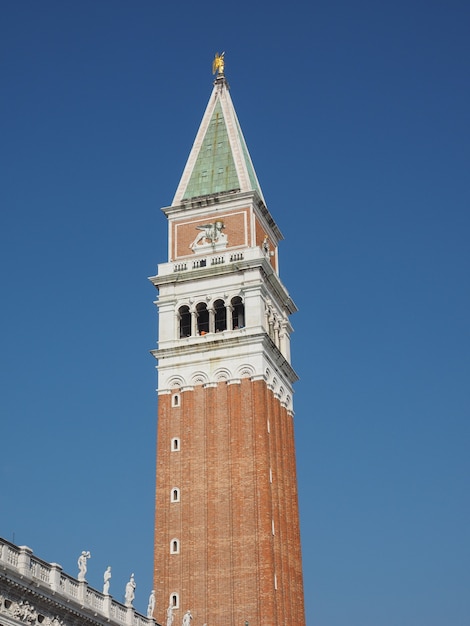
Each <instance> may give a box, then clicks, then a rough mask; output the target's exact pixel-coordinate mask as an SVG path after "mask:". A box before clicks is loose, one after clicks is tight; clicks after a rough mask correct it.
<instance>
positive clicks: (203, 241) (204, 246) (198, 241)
mask: <svg viewBox="0 0 470 626" xmlns="http://www.w3.org/2000/svg"><path fill="white" fill-rule="evenodd" d="M224 228H225V225H224V223H223V222H221V221H220V220H218V221H216V222H213V223H212V224H203V225H202V226H196V229H197V230H200V231H201V232H200V233H198V234H197V236H196V238H195V239H194V241H193V242H192V244H191V245H190V246H189V247H190V248H191V250H193V251H194V252H196V251H198V252H199V251H209V250H220V249H221V248H226V247H227V235H226V234H225V233H223V232H222V230H223V229H224Z"/></svg>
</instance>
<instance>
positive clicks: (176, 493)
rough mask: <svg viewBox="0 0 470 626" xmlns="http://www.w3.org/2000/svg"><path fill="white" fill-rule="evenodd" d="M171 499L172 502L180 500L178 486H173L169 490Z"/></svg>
mask: <svg viewBox="0 0 470 626" xmlns="http://www.w3.org/2000/svg"><path fill="white" fill-rule="evenodd" d="M171 501H172V502H179V501H180V490H179V489H178V487H173V489H172V490H171Z"/></svg>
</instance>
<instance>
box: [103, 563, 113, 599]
mask: <svg viewBox="0 0 470 626" xmlns="http://www.w3.org/2000/svg"><path fill="white" fill-rule="evenodd" d="M110 580H111V565H108V567H107V568H106V571H105V573H104V574H103V595H105V596H109V583H110Z"/></svg>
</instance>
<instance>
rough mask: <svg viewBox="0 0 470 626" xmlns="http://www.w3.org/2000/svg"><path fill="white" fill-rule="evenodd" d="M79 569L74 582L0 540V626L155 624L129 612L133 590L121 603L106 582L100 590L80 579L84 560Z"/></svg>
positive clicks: (28, 551) (30, 553)
mask: <svg viewBox="0 0 470 626" xmlns="http://www.w3.org/2000/svg"><path fill="white" fill-rule="evenodd" d="M108 569H109V568H108ZM81 570H82V575H81V576H80V573H79V576H78V578H74V577H73V576H69V575H68V574H66V573H65V572H63V571H62V568H61V566H60V565H58V564H57V563H48V562H47V561H44V560H42V559H40V558H38V557H37V556H35V555H34V554H33V551H32V550H31V549H30V548H28V547H27V546H16V545H14V544H13V543H10V542H9V541H6V540H5V539H1V538H0V626H16V625H17V624H22V625H23V626H24V624H29V625H30V626H36V625H39V624H42V626H106V625H107V626H157V625H156V623H155V620H154V619H153V618H149V617H144V616H143V615H141V614H139V613H137V611H136V610H135V609H134V607H133V605H132V601H133V592H132V593H130V594H129V593H128V592H127V590H126V603H125V604H122V603H121V602H118V601H117V600H115V599H114V598H113V597H112V596H110V595H109V593H108V591H109V578H108V582H107V583H106V576H105V583H104V588H103V592H100V591H97V590H96V589H93V588H92V587H90V586H89V585H88V583H87V581H86V580H85V576H84V574H85V573H86V560H85V565H84V566H82V568H81ZM149 605H150V601H149ZM149 613H151V611H150V610H149Z"/></svg>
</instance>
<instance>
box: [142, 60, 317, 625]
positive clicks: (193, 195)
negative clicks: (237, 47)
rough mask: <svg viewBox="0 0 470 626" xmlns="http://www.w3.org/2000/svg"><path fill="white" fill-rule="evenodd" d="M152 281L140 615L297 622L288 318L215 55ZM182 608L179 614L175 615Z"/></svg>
mask: <svg viewBox="0 0 470 626" xmlns="http://www.w3.org/2000/svg"><path fill="white" fill-rule="evenodd" d="M163 212H164V214H165V215H166V217H167V221H168V248H169V255H168V256H169V258H168V261H167V262H166V263H162V264H160V265H159V266H158V274H157V275H156V276H153V277H152V278H151V279H150V280H151V281H152V282H153V284H154V285H155V287H156V288H157V289H158V299H157V301H156V304H157V306H158V315H159V337H158V349H157V350H154V351H153V354H154V356H155V357H156V358H157V359H158V366H157V367H158V442H157V483H156V520H155V546H154V554H155V573H154V589H155V592H156V612H155V618H156V619H157V620H158V621H159V622H161V623H164V624H171V622H172V620H174V623H175V624H180V623H182V620H183V619H184V616H185V614H187V615H188V616H189V614H188V611H189V612H190V615H191V616H192V620H193V621H192V624H193V626H203V624H207V626H234V625H239V624H240V625H244V624H246V623H248V624H250V625H251V626H255V625H260V626H261V624H263V626H281V625H286V624H289V625H295V626H302V625H303V624H305V617H304V600H303V581H302V562H301V550H300V531H299V515H298V502H297V480H296V464H295V445H294V427H293V405H292V395H293V390H292V385H293V383H294V382H295V380H296V378H297V377H296V374H295V372H294V370H293V368H292V366H291V363H290V334H291V332H292V327H291V324H290V321H289V316H290V315H291V314H292V313H294V312H295V311H296V308H295V305H294V303H293V301H292V299H291V298H290V296H289V294H288V292H287V290H286V289H285V287H284V286H283V284H282V282H281V280H280V278H279V259H278V244H279V242H280V240H281V239H282V235H281V232H280V230H279V228H278V227H277V225H276V223H275V222H274V219H273V218H272V216H271V214H270V213H269V211H268V209H267V207H266V204H265V201H264V197H263V194H262V191H261V187H260V185H259V182H258V179H257V177H256V173H255V170H254V167H253V164H252V161H251V158H250V155H249V152H248V149H247V146H246V143H245V140H244V137H243V134H242V131H241V128H240V125H239V122H238V119H237V116H236V113H235V109H234V107H233V103H232V100H231V97H230V93H229V86H228V83H227V80H226V78H225V75H224V68H223V63H222V64H221V65H219V67H218V74H217V77H216V80H215V82H214V88H213V91H212V94H211V96H210V99H209V103H208V105H207V108H206V111H205V114H204V116H203V119H202V122H201V125H200V127H199V130H198V133H197V136H196V139H195V142H194V145H193V147H192V150H191V152H190V155H189V158H188V161H187V164H186V167H185V169H184V172H183V175H182V178H181V181H180V183H179V186H178V189H177V191H176V194H175V197H174V200H173V202H172V204H171V206H169V207H166V208H164V209H163ZM187 619H189V617H188V618H187Z"/></svg>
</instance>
